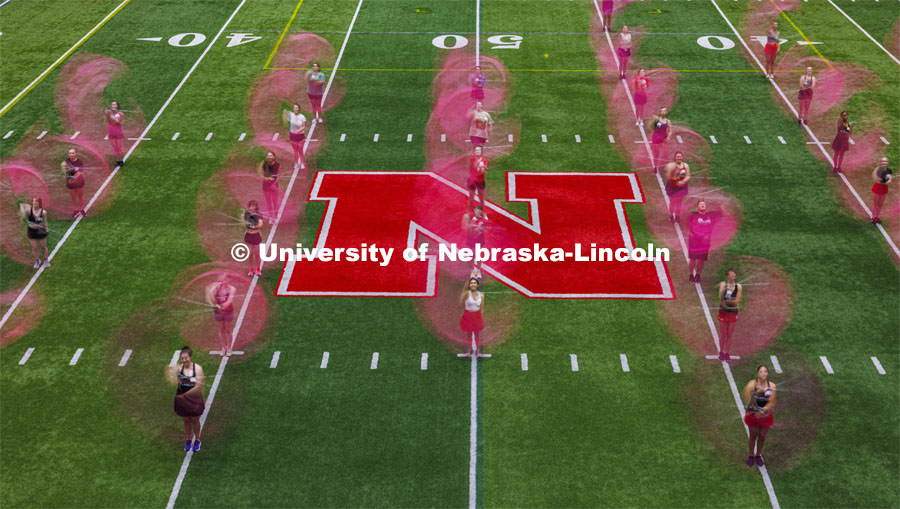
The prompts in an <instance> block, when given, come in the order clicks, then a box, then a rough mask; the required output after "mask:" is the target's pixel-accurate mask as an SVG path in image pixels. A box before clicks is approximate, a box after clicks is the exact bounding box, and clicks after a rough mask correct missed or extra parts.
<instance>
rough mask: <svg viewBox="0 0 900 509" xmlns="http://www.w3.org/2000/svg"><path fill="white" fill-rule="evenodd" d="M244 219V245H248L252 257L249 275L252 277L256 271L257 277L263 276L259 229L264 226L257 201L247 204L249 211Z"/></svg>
mask: <svg viewBox="0 0 900 509" xmlns="http://www.w3.org/2000/svg"><path fill="white" fill-rule="evenodd" d="M242 219H243V221H244V228H246V231H245V232H244V244H247V247H249V248H250V257H249V258H247V262H248V263H249V264H250V272H248V273H247V275H248V276H251V277H252V276H253V274H254V271H255V273H256V275H257V276H261V275H262V272H261V271H260V260H259V245H260V244H262V235H261V234H260V233H259V227H260V225H262V222H263V215H262V214H260V213H259V205H258V204H257V203H256V200H250V201H249V202H247V209H246V210H245V211H244V216H243V218H242Z"/></svg>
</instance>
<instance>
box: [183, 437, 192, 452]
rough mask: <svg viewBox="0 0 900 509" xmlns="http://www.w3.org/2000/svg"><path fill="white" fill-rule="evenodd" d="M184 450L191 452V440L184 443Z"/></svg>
mask: <svg viewBox="0 0 900 509" xmlns="http://www.w3.org/2000/svg"><path fill="white" fill-rule="evenodd" d="M184 450H185V451H190V450H191V439H187V440H185V441H184Z"/></svg>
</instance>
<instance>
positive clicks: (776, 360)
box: [769, 355, 782, 375]
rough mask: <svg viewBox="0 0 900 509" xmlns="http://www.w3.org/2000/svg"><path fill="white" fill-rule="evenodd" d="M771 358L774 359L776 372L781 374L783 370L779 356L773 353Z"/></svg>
mask: <svg viewBox="0 0 900 509" xmlns="http://www.w3.org/2000/svg"><path fill="white" fill-rule="evenodd" d="M769 358H770V359H772V367H773V368H775V372H776V373H778V374H779V375H780V374H781V373H782V371H781V363H779V362H778V357H775V356H774V355H772V356H770V357H769Z"/></svg>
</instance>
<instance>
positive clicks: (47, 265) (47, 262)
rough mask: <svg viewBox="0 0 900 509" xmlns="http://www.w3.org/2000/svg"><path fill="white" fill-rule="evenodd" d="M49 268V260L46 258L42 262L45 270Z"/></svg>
mask: <svg viewBox="0 0 900 509" xmlns="http://www.w3.org/2000/svg"><path fill="white" fill-rule="evenodd" d="M49 267H50V258H47V259H46V260H44V268H45V269H46V268H49Z"/></svg>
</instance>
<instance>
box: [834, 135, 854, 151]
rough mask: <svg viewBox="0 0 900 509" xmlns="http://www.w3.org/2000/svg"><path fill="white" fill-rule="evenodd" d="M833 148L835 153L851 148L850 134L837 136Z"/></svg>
mask: <svg viewBox="0 0 900 509" xmlns="http://www.w3.org/2000/svg"><path fill="white" fill-rule="evenodd" d="M831 148H832V150H834V151H835V152H844V151H846V150H847V149H849V148H850V134H849V133H837V136H835V137H834V140H833V141H832V142H831Z"/></svg>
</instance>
